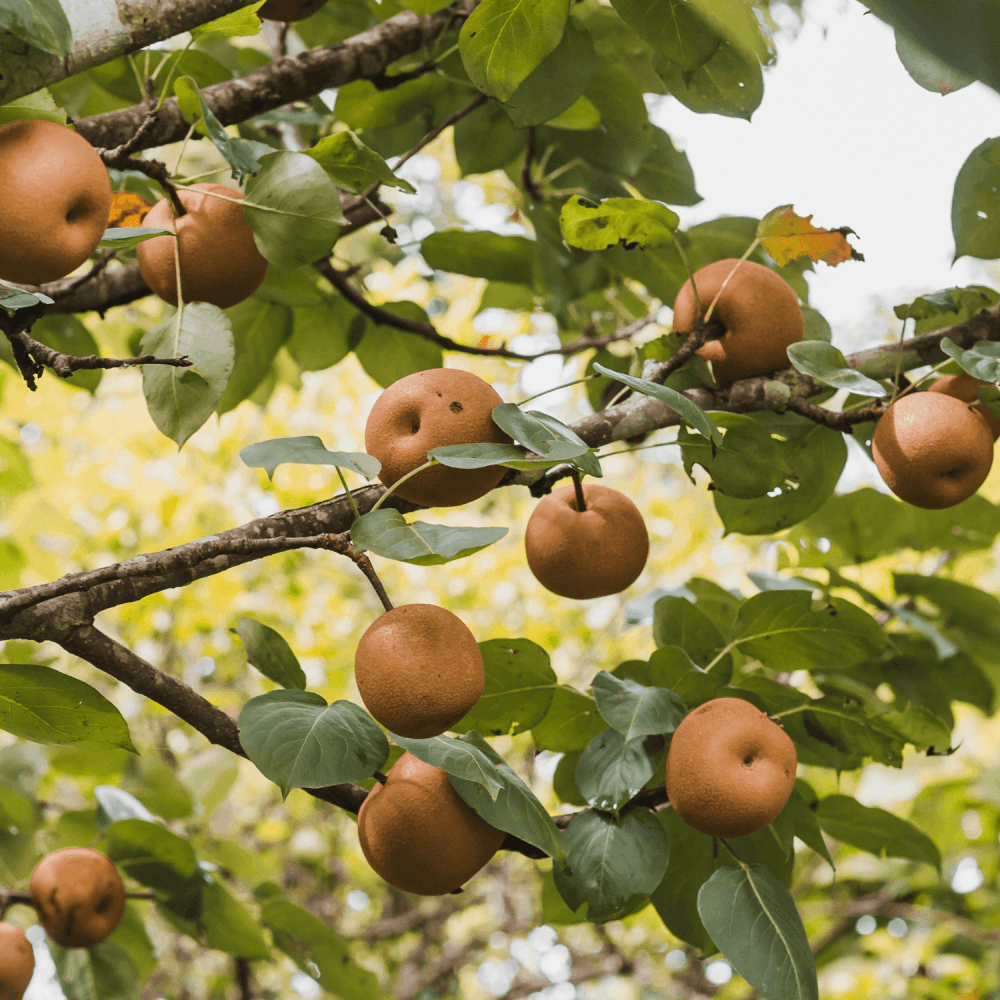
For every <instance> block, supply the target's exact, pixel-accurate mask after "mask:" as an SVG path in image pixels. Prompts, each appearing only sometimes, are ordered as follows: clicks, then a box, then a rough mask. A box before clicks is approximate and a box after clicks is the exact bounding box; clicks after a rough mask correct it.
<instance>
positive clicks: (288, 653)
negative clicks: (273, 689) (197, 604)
mask: <svg viewBox="0 0 1000 1000" xmlns="http://www.w3.org/2000/svg"><path fill="white" fill-rule="evenodd" d="M235 631H236V634H237V635H238V636H239V637H240V641H241V642H242V643H243V645H244V647H245V648H246V651H247V662H248V663H250V664H252V665H253V666H255V667H256V668H257V669H258V670H259V671H260V672H261V673H262V674H263V675H264V676H265V677H269V678H270V679H271V680H272V681H274V682H275V683H276V684H280V685H281V686H282V687H283V688H297V689H298V690H299V691H304V690H305V688H306V675H305V674H304V673H303V672H302V667H301V666H300V665H299V661H298V658H297V657H296V656H295V654H294V653H293V652H292V647H291V646H289V645H288V643H287V642H286V641H285V638H284V636H283V635H281V633H280V632H276V631H275V630H274V629H273V628H271V627H270V626H268V625H263V624H261V623H260V622H259V621H256V620H255V619H253V618H250V617H249V616H247V615H244V616H243V617H242V618H241V619H240V620H239V621H238V622H237V623H236V629H235Z"/></svg>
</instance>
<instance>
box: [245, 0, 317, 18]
mask: <svg viewBox="0 0 1000 1000" xmlns="http://www.w3.org/2000/svg"><path fill="white" fill-rule="evenodd" d="M325 3H326V0H267V3H265V4H264V5H263V7H260V8H259V9H258V10H257V16H258V17H260V18H263V19H264V20H265V21H301V20H303V19H304V18H307V17H309V15H310V14H315V13H316V11H318V10H319V9H320V7H322V6H323V5H324V4H325Z"/></svg>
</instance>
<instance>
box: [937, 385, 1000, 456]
mask: <svg viewBox="0 0 1000 1000" xmlns="http://www.w3.org/2000/svg"><path fill="white" fill-rule="evenodd" d="M992 385H993V383H992V382H987V381H986V380H985V379H981V378H976V377H975V376H974V375H968V374H966V373H965V372H963V373H962V374H961V375H942V376H941V377H940V378H938V379H935V380H934V381H933V382H931V384H930V385H929V386H928V387H927V391H928V392H943V393H944V394H945V395H946V396H954V397H955V399H960V400H962V402H963V403H975V402H976V401H977V400H978V399H979V390H980V389H981V388H983V386H991V387H992ZM975 409H976V413H978V414H979V415H980V416H981V417H982V418H983V420H985V421H986V423H987V424H989V426H990V431H991V432H992V434H993V440H994V441H996V440H997V439H998V438H1000V418H998V417H996V416H994V414H993V412H992V411H991V410H990V409H989V407H987V406H984V405H983V404H982V403H980V404H979V405H978V406H977V407H976V408H975Z"/></svg>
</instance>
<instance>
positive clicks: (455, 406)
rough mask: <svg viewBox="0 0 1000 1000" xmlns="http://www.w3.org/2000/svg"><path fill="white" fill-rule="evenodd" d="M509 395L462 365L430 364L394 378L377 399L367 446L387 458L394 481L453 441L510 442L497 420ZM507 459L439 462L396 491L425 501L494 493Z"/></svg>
mask: <svg viewBox="0 0 1000 1000" xmlns="http://www.w3.org/2000/svg"><path fill="white" fill-rule="evenodd" d="M502 402H503V400H502V399H501V398H500V396H499V394H498V393H497V391H496V390H495V389H494V388H493V387H492V386H491V385H490V384H489V383H488V382H484V381H483V380H482V379H481V378H480V377H479V376H478V375H473V374H472V373H471V372H466V371H462V370H461V369H460V368H429V369H427V370H426V371H421V372H414V373H413V374H412V375H406V376H405V377H404V378H401V379H399V380H398V381H396V382H393V383H392V385H390V386H389V388H388V389H386V390H385V391H384V392H383V393H382V395H380V396H379V397H378V399H376V400H375V405H374V406H372V409H371V413H370V414H369V415H368V422H367V423H366V424H365V451H367V452H368V454H369V455H372V456H373V457H374V458H377V459H378V460H379V461H380V462H381V463H382V471H381V472H380V473H379V476H378V477H379V479H380V480H381V481H382V483H383V484H384V485H385V486H392V485H393V484H394V483H395V482H397V480H399V479H401V478H402V477H403V476H405V475H406V474H407V473H408V472H412V471H413V470H414V469H416V468H418V467H419V466H421V465H423V464H424V463H425V462H426V461H427V452H428V451H431V450H432V449H433V448H440V447H442V446H444V445H449V444H476V443H486V444H509V443H510V438H509V437H508V435H506V434H505V433H504V432H503V431H502V430H500V428H499V427H497V425H496V424H495V423H494V422H493V416H492V414H493V407H494V406H499V405H500V404H501V403H502ZM506 471H507V470H506V469H505V468H504V467H503V466H501V465H489V466H487V467H486V468H484V469H452V468H449V467H448V466H446V465H436V466H433V467H431V468H430V469H425V470H424V471H423V472H421V473H418V474H417V475H415V476H414V477H413V478H412V479H408V480H407V481H406V482H405V483H403V484H402V485H401V486H400V487H399V489H398V490H396V491H395V492H396V493H397V494H398V495H399V496H401V497H402V498H403V499H404V500H409V501H410V502H411V503H419V504H423V505H424V506H425V507H455V506H458V505H459V504H464V503H471V502H472V501H473V500H478V499H479V497H481V496H483V495H484V494H486V493H489V491H490V490H491V489H493V487H494V486H496V484H497V483H499V482H500V480H501V479H503V477H504V473H505V472H506Z"/></svg>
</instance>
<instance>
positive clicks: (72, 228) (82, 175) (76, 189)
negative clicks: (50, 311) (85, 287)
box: [0, 118, 111, 285]
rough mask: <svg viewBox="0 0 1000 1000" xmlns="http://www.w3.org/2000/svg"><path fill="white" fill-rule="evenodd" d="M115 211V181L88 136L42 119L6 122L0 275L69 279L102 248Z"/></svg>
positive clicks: (1, 145) (1, 143) (1, 138)
mask: <svg viewBox="0 0 1000 1000" xmlns="http://www.w3.org/2000/svg"><path fill="white" fill-rule="evenodd" d="M110 212H111V180H110V178H109V177H108V172H107V170H106V169H105V167H104V164H103V163H102V162H101V158H100V156H98V154H97V151H96V150H95V149H94V147H93V146H91V144H90V143H89V142H87V140H86V139H84V137H83V136H82V135H80V134H79V133H78V132H75V131H74V130H73V129H71V128H69V127H68V126H66V125H60V124H59V123H58V122H51V121H48V120H46V119H42V118H25V119H22V120H20V121H14V122H11V123H10V124H8V125H4V126H3V128H0V278H3V279H4V280H5V281H14V282H19V283H21V284H26V285H42V284H45V282H47V281H55V280H56V279H58V278H63V277H65V276H66V275H67V274H69V273H70V272H71V271H75V270H76V269H77V268H78V267H79V266H80V265H81V264H83V263H84V262H85V261H86V260H87V258H88V257H89V256H90V255H91V254H92V253H93V252H94V250H96V249H97V244H98V243H99V242H100V241H101V238H102V237H103V235H104V230H105V229H106V228H107V226H108V216H109V214H110Z"/></svg>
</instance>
